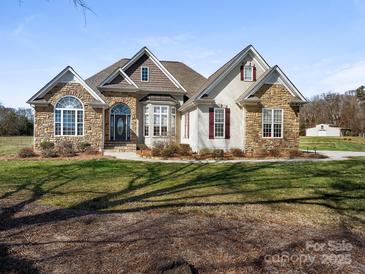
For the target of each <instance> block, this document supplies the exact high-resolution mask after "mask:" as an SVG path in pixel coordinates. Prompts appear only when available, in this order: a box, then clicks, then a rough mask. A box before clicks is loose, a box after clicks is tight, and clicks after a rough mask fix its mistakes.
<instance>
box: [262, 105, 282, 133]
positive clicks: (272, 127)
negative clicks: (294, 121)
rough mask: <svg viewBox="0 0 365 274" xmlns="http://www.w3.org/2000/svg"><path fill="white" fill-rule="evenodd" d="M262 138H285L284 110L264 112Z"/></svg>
mask: <svg viewBox="0 0 365 274" xmlns="http://www.w3.org/2000/svg"><path fill="white" fill-rule="evenodd" d="M262 136H263V137H264V138H282V137H283V110H282V109H269V108H264V109H263V110H262Z"/></svg>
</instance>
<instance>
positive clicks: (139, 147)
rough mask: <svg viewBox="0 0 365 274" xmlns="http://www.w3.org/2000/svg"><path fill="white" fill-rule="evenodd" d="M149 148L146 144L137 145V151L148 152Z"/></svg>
mask: <svg viewBox="0 0 365 274" xmlns="http://www.w3.org/2000/svg"><path fill="white" fill-rule="evenodd" d="M147 149H148V147H147V146H146V145H145V144H137V150H147Z"/></svg>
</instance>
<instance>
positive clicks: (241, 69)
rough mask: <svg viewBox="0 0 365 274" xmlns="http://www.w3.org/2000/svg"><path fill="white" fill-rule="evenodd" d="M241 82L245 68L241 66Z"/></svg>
mask: <svg viewBox="0 0 365 274" xmlns="http://www.w3.org/2000/svg"><path fill="white" fill-rule="evenodd" d="M241 81H243V66H241Z"/></svg>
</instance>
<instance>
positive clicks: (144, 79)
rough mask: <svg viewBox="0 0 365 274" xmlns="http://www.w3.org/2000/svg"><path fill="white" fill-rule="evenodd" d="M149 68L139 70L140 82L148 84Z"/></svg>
mask: <svg viewBox="0 0 365 274" xmlns="http://www.w3.org/2000/svg"><path fill="white" fill-rule="evenodd" d="M149 77H150V75H149V68H148V67H142V68H141V81H142V82H148V81H149Z"/></svg>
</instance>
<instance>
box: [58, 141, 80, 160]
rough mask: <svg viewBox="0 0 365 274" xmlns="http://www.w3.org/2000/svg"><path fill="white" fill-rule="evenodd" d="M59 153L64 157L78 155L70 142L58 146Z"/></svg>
mask: <svg viewBox="0 0 365 274" xmlns="http://www.w3.org/2000/svg"><path fill="white" fill-rule="evenodd" d="M58 153H59V154H60V155H61V156H64V157H72V156H75V155H76V152H75V150H74V148H73V144H72V143H71V142H69V141H63V142H61V143H60V144H59V145H58Z"/></svg>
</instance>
